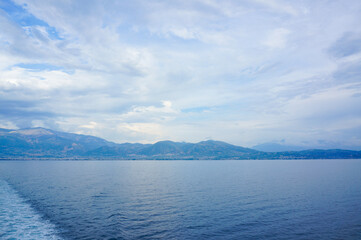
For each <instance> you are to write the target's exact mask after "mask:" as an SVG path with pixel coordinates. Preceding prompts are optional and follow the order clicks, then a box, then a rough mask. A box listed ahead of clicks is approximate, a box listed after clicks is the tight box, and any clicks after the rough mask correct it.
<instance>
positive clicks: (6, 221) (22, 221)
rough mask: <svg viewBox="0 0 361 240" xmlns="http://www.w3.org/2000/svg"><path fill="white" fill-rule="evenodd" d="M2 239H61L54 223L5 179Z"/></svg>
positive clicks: (0, 188) (0, 205)
mask: <svg viewBox="0 0 361 240" xmlns="http://www.w3.org/2000/svg"><path fill="white" fill-rule="evenodd" d="M0 239H8V240H10V239H11V240H13V239H21V240H32V239H34V240H42V239H46V240H48V239H49V240H58V239H59V240H60V239H61V238H60V237H59V236H57V231H56V229H55V227H54V225H53V224H51V223H50V222H49V221H46V220H43V219H42V218H41V216H40V215H39V214H38V213H37V212H36V211H35V210H34V209H33V208H32V207H31V206H30V204H29V203H27V202H26V201H25V200H24V199H22V198H21V197H20V196H19V194H18V193H17V192H16V191H15V190H14V189H13V188H12V187H11V186H10V185H9V184H8V183H7V182H5V181H2V180H0Z"/></svg>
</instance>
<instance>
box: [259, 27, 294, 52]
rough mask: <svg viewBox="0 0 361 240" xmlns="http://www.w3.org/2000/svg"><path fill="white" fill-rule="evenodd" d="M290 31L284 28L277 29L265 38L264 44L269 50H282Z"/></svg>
mask: <svg viewBox="0 0 361 240" xmlns="http://www.w3.org/2000/svg"><path fill="white" fill-rule="evenodd" d="M289 34H290V31H289V30H288V29H285V28H277V29H275V30H273V31H272V32H271V33H269V35H268V36H267V39H266V40H265V42H264V44H265V45H266V46H268V47H270V48H284V47H285V46H286V44H287V36H288V35H289Z"/></svg>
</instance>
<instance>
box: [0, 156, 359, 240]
mask: <svg viewBox="0 0 361 240" xmlns="http://www.w3.org/2000/svg"><path fill="white" fill-rule="evenodd" d="M0 239H361V160H305V161H284V160H283V161H273V160H272V161H16V162H10V161H0Z"/></svg>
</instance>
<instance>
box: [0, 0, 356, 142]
mask: <svg viewBox="0 0 361 240" xmlns="http://www.w3.org/2000/svg"><path fill="white" fill-rule="evenodd" d="M16 2H17V3H19V4H21V5H22V4H25V3H26V7H25V8H26V10H27V11H28V12H29V14H32V15H33V16H35V17H36V18H38V19H40V20H42V21H44V22H46V24H48V25H49V26H50V27H51V28H52V29H55V30H56V31H57V35H58V36H59V37H54V36H52V35H51V34H50V33H49V29H48V26H45V25H46V24H45V25H44V24H43V25H42V24H35V25H34V24H30V23H29V24H25V26H21V25H20V24H18V22H16V21H15V20H14V19H12V18H11V17H10V16H8V15H6V13H4V12H0V24H1V26H2V27H1V29H0V94H1V97H0V101H1V102H0V104H2V106H5V105H6V104H7V106H11V107H7V108H4V107H3V109H6V110H4V111H7V112H6V113H3V112H1V111H0V114H2V115H0V119H1V121H2V122H5V123H6V124H5V125H9V124H10V125H9V126H23V125H24V124H25V122H29V125H39V126H40V125H42V126H48V127H55V128H58V129H59V130H66V131H72V132H81V133H86V134H92V135H98V136H101V137H104V138H107V139H110V140H114V141H118V142H125V141H133V142H136V141H143V142H154V141H155V140H161V139H164V138H168V139H171V140H185V141H199V140H204V139H207V138H208V137H212V138H214V139H220V140H225V141H230V142H232V143H235V144H242V145H246V146H250V145H252V144H256V143H258V142H262V141H267V140H268V139H275V138H277V139H283V138H287V140H288V141H291V142H292V140H293V141H297V139H302V141H306V140H307V141H311V140H312V141H314V142H316V141H317V140H318V139H320V137H321V136H322V134H323V135H324V137H325V138H327V137H329V138H331V136H336V134H335V132H336V131H337V132H338V135H337V138H338V139H340V140H342V139H344V138H346V136H347V137H348V138H350V134H349V133H347V134H346V132H345V130H344V129H343V128H342V127H341V126H342V124H345V125H350V126H352V127H353V128H357V127H358V122H359V120H358V119H359V116H360V113H359V112H358V111H357V107H358V106H359V102H358V100H357V98H355V99H352V98H351V97H350V96H351V95H352V94H353V93H355V94H356V92H357V91H356V90H355V89H357V86H356V85H349V88H350V89H353V90H355V91H353V90H345V89H344V88H343V87H344V86H345V85H344V84H346V83H347V82H345V81H346V80H345V79H343V78H342V76H343V75H342V71H346V70H347V69H346V70H344V69H343V67H348V66H356V67H357V64H358V63H359V60H360V57H359V54H358V53H355V54H353V55H350V56H348V57H343V58H340V59H334V58H332V57H330V56H329V54H328V53H327V49H329V48H330V46H332V45H333V44H334V43H335V42H336V41H337V40H338V39H339V38H340V37H342V36H343V35H344V34H345V32H350V31H351V32H352V31H356V30H355V29H358V26H359V22H360V20H361V19H360V15H359V11H358V10H359V9H360V3H359V2H357V1H351V2H350V3H349V4H344V3H343V2H342V1H332V3H329V4H327V6H326V5H325V3H323V2H308V1H303V2H292V3H291V2H286V1H278V0H277V1H276V0H273V1H263V0H257V1H242V2H240V1H232V0H226V1H215V0H204V1H171V2H169V1H155V2H154V1H142V0H137V1H131V2H123V1H108V2H106V3H105V2H102V1H91V2H88V1H86V2H85V1H44V0H17V1H16ZM346 5H349V6H350V7H347V6H346ZM351 6H352V7H351ZM40 25H41V26H40ZM355 34H356V36H358V35H357V33H355ZM345 49H347V46H346V47H345ZM341 50H342V49H341ZM32 64H37V65H38V66H40V69H35V70H34V69H31V65H32ZM27 65H29V66H30V67H29V68H27V67H26V66H27ZM42 65H47V66H51V67H54V69H55V70H54V69H47V68H45V67H44V69H41V66H42ZM356 67H354V68H353V69H356ZM335 73H337V74H338V75H337V76H336V75H335ZM340 74H341V76H340ZM349 74H350V73H349ZM352 74H354V75H352V79H353V80H350V79H348V80H347V81H348V83H356V82H359V77H360V76H359V75H357V74H358V72H357V71H352ZM4 104H5V105H4ZM345 106H349V107H345ZM197 108H198V109H206V111H201V110H199V111H197V110H195V111H188V112H187V109H197ZM9 109H11V111H10V110H9ZM319 109H321V110H319ZM0 110H1V109H0ZM31 113H33V114H31ZM332 114H333V116H331V115H332ZM339 115H343V116H350V117H344V118H342V117H339ZM351 115H352V117H351ZM326 116H328V117H326ZM294 119H297V121H295V120H294ZM326 120H327V124H322V122H323V121H326ZM94 123H96V124H94ZM114 128H116V131H114ZM295 128H298V129H300V130H299V131H297V130H296V129H295ZM307 129H312V131H311V130H310V131H306V133H305V130H307ZM302 131H303V132H302ZM329 132H332V134H331V133H329ZM339 132H342V133H339ZM326 133H329V134H326ZM333 134H334V135H333ZM342 134H344V135H342ZM359 134H360V133H355V136H356V137H355V138H352V137H351V139H358V138H359ZM356 141H358V140H355V142H356Z"/></svg>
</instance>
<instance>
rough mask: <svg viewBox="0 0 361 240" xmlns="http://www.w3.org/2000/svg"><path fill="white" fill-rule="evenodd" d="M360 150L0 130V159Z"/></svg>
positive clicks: (332, 154) (304, 155) (265, 155)
mask: <svg viewBox="0 0 361 240" xmlns="http://www.w3.org/2000/svg"><path fill="white" fill-rule="evenodd" d="M350 158H361V151H350V150H341V149H331V150H320V149H311V150H302V151H283V152H265V151H259V150H255V149H251V148H244V147H240V146H235V145H232V144H228V143H225V142H221V141H213V140H208V141H202V142H199V143H186V142H172V141H160V142H157V143H154V144H140V143H122V144H118V143H113V142H109V141H106V140H104V139H101V138H98V137H94V136H88V135H81V134H74V133H65V132H59V131H53V130H50V129H45V128H28V129H19V130H10V129H0V159H3V160H4V159H5V160H6V159H90V160H91V159H114V160H115V159H134V160H140V159H158V160H165V159H174V160H175V159H189V160H197V159H209V160H212V159H214V160H218V159H219V160H221V159H350Z"/></svg>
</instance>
